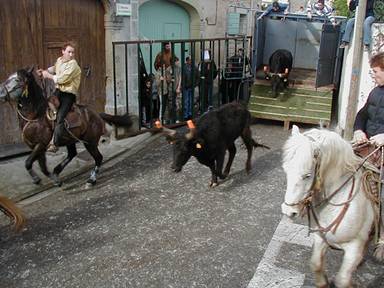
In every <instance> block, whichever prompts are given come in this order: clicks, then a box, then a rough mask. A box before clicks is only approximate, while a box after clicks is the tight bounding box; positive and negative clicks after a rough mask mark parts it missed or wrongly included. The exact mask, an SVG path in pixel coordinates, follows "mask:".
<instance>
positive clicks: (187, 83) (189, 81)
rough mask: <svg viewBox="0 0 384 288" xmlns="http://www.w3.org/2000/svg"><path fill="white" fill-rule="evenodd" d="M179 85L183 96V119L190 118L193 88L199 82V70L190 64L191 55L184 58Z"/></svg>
mask: <svg viewBox="0 0 384 288" xmlns="http://www.w3.org/2000/svg"><path fill="white" fill-rule="evenodd" d="M182 78H183V79H182V82H181V86H182V88H183V97H184V112H183V117H184V120H189V119H192V111H193V100H194V99H193V92H194V91H193V90H194V88H195V87H196V86H197V85H198V84H199V70H198V68H197V67H196V65H192V59H191V57H189V56H188V57H187V58H186V59H185V65H184V71H183V76H182Z"/></svg>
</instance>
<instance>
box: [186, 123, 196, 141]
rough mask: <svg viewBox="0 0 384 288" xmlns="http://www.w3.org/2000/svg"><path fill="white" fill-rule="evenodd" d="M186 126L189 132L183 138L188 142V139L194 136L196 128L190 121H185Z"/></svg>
mask: <svg viewBox="0 0 384 288" xmlns="http://www.w3.org/2000/svg"><path fill="white" fill-rule="evenodd" d="M187 125H188V128H189V132H188V133H187V134H185V138H187V139H188V140H190V139H192V138H193V137H194V136H195V132H196V126H195V124H194V123H193V121H192V120H188V121H187Z"/></svg>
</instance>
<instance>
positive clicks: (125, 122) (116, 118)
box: [99, 113, 133, 128]
mask: <svg viewBox="0 0 384 288" xmlns="http://www.w3.org/2000/svg"><path fill="white" fill-rule="evenodd" d="M99 115H100V117H101V118H102V119H103V120H104V121H105V122H107V123H108V124H109V125H115V126H118V127H125V128H130V127H131V126H132V125H133V121H132V119H131V117H130V116H129V115H128V114H124V115H111V114H107V113H100V114H99Z"/></svg>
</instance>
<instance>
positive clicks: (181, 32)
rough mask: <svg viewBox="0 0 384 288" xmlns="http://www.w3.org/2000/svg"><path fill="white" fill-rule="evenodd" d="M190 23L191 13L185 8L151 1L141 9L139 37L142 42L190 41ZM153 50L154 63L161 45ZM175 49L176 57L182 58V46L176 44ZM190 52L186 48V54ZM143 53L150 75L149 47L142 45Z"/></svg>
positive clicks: (164, 0) (159, 0) (160, 0)
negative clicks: (149, 40) (164, 40)
mask: <svg viewBox="0 0 384 288" xmlns="http://www.w3.org/2000/svg"><path fill="white" fill-rule="evenodd" d="M190 21H191V17H190V15H189V13H188V12H187V11H186V10H185V9H184V8H183V7H181V6H179V5H177V4H175V3H173V2H170V1H166V0H150V1H147V2H145V3H144V4H142V5H141V6H140V7H139V35H140V38H141V39H142V40H147V39H151V40H162V39H167V40H173V39H189V38H190ZM152 49H153V51H152V53H153V55H152V63H153V61H154V58H155V57H156V54H157V53H158V52H159V51H160V50H161V45H160V44H156V45H153V47H152ZM174 49H175V54H176V56H178V57H179V58H180V55H181V51H180V50H181V47H180V44H176V45H175V47H174ZM188 50H189V49H188V48H186V53H188ZM141 51H142V53H143V58H144V62H145V66H146V69H147V72H148V73H149V72H150V71H151V69H150V64H149V62H150V61H149V55H150V52H149V45H141ZM152 66H153V65H152ZM152 69H153V67H152Z"/></svg>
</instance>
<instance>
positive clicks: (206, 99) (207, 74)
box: [199, 50, 217, 110]
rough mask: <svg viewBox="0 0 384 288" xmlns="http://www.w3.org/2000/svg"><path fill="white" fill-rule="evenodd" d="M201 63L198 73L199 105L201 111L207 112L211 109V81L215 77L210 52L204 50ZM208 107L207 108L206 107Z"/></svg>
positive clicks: (213, 62)
mask: <svg viewBox="0 0 384 288" xmlns="http://www.w3.org/2000/svg"><path fill="white" fill-rule="evenodd" d="M203 57H204V58H203V59H204V60H203V61H201V62H200V64H199V73H200V79H201V81H200V93H199V95H200V105H202V110H208V109H209V108H211V107H212V104H213V101H212V94H213V81H214V80H215V79H216V77H217V68H216V63H215V61H214V60H213V59H211V51H210V50H205V51H204V55H203ZM207 106H208V107H207Z"/></svg>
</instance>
